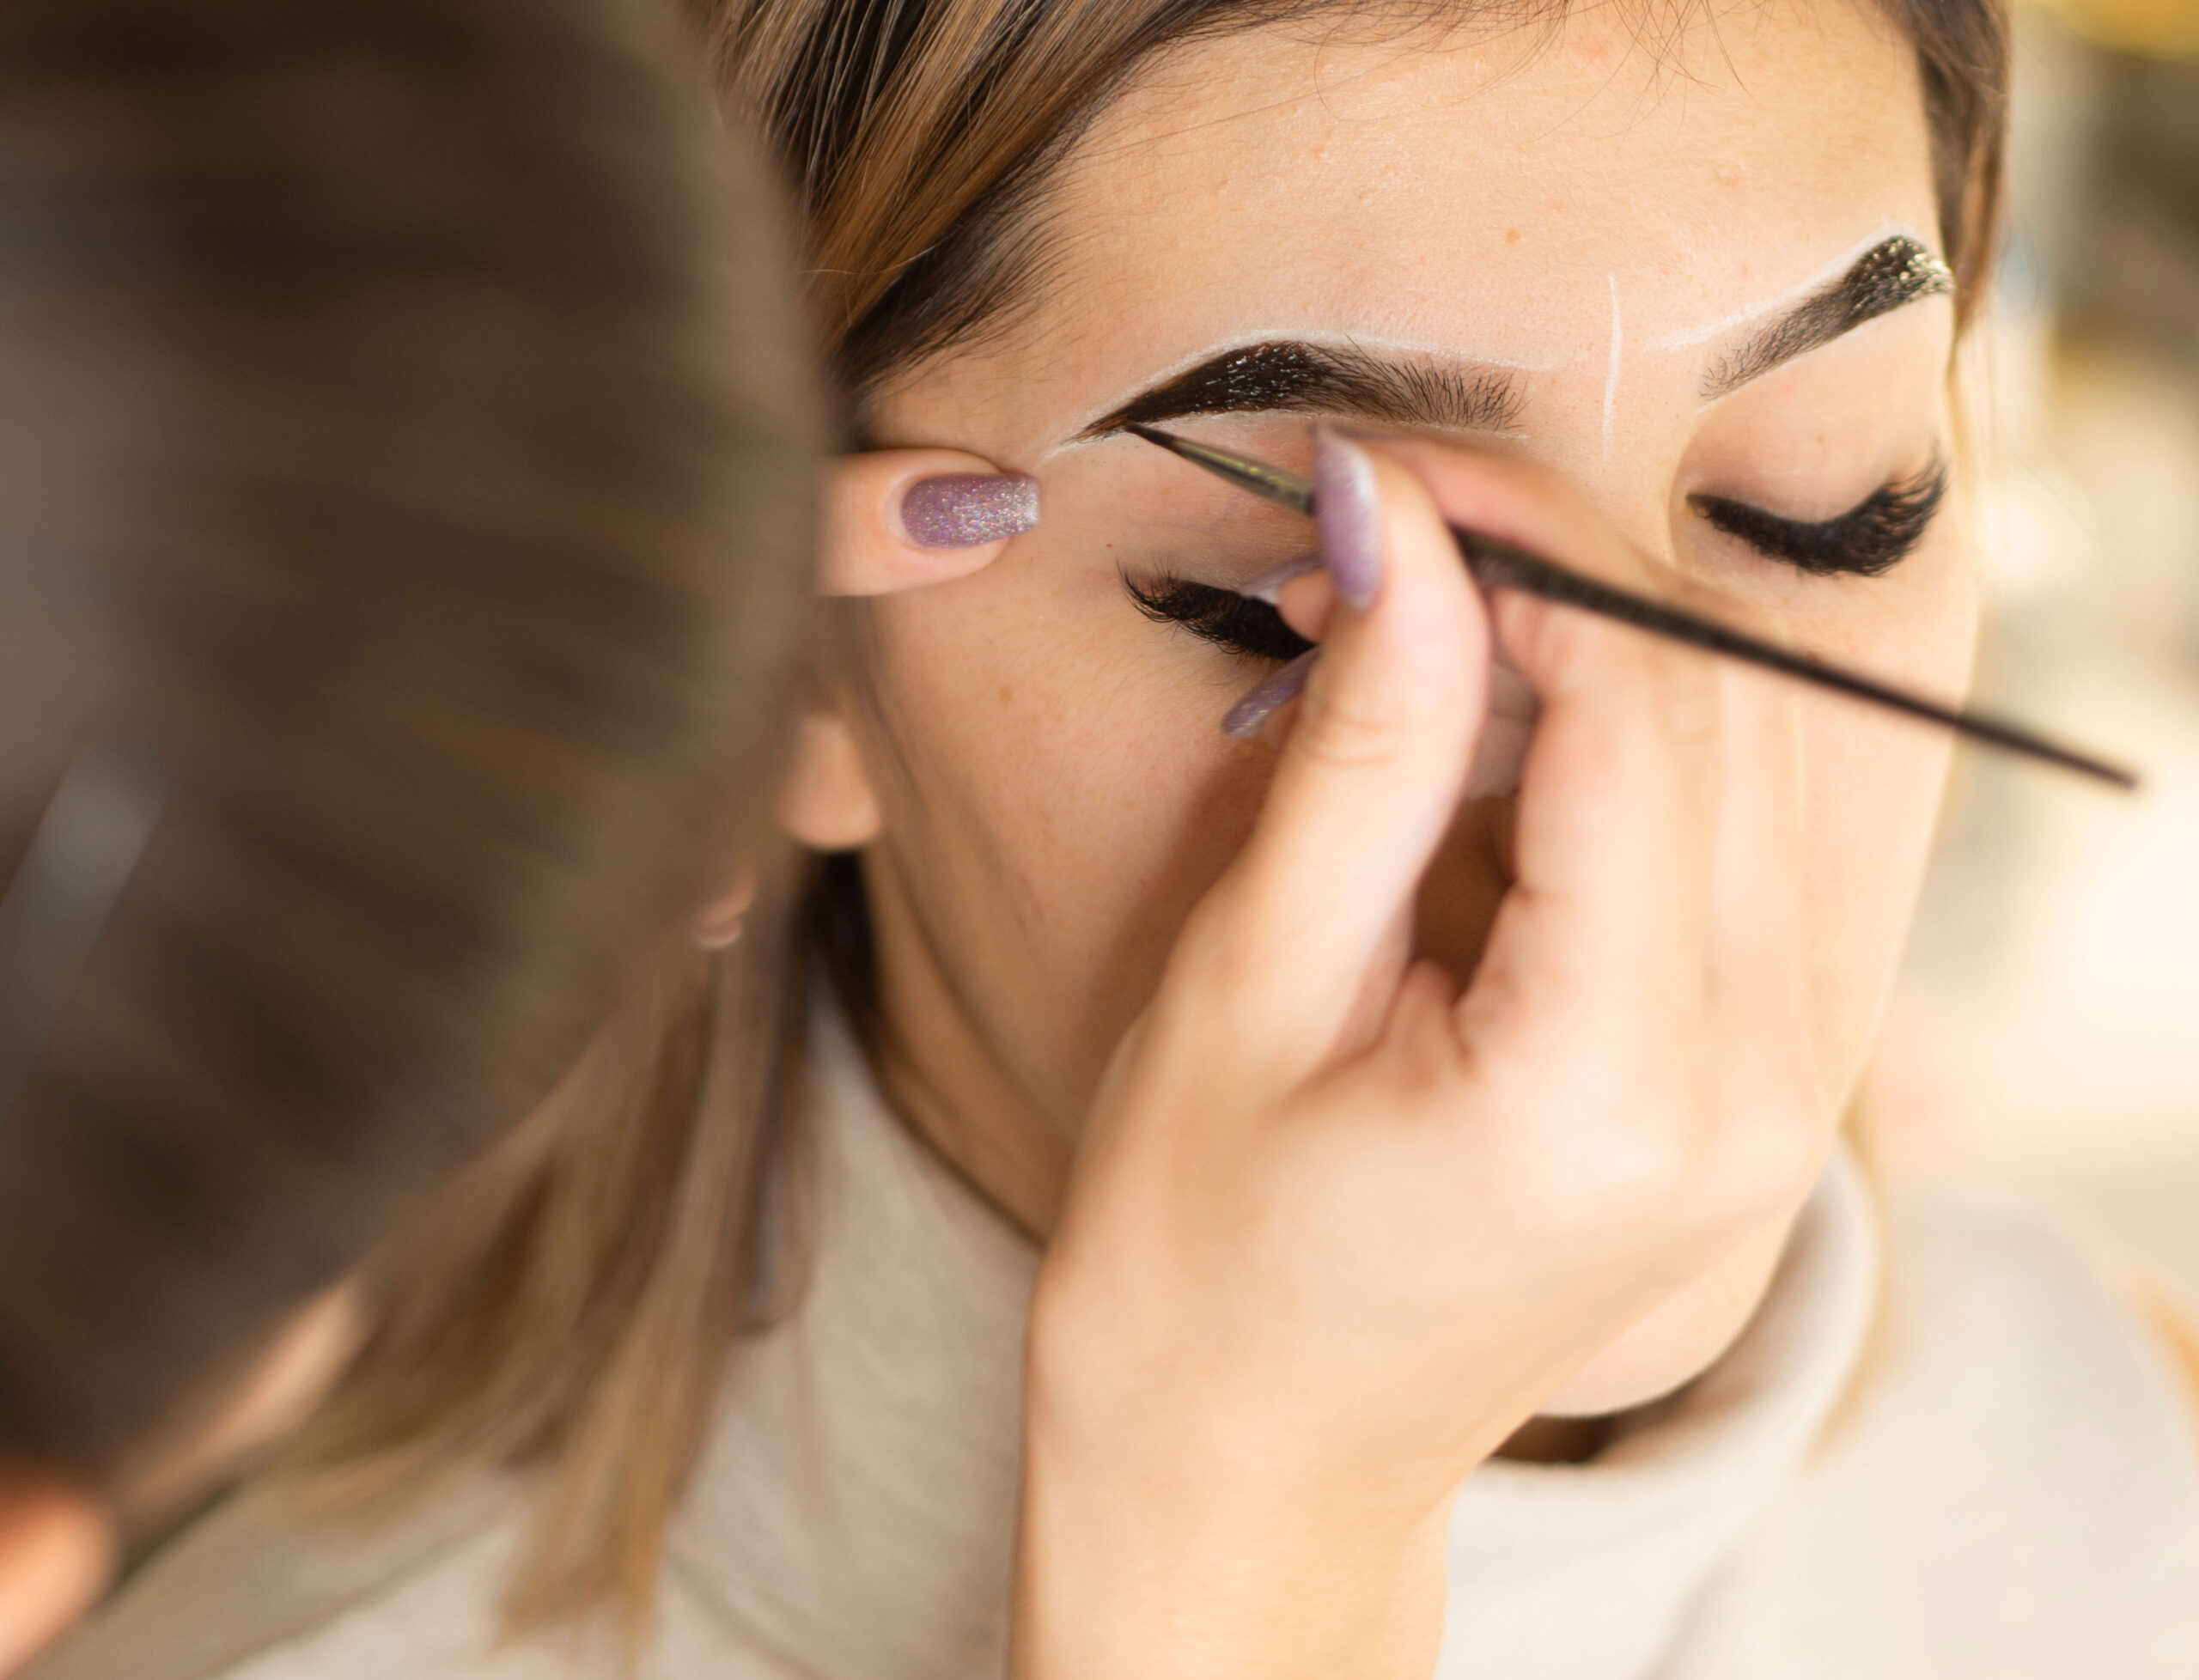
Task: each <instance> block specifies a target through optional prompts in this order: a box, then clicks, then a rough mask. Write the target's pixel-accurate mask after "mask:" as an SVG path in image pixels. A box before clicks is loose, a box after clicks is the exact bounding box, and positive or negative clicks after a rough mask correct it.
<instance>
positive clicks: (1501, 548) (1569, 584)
mask: <svg viewBox="0 0 2199 1680" xmlns="http://www.w3.org/2000/svg"><path fill="white" fill-rule="evenodd" d="M1451 535H1452V536H1453V538H1454V539H1457V542H1458V545H1459V553H1460V554H1462V555H1464V556H1465V562H1466V569H1468V570H1469V571H1471V573H1472V574H1473V575H1474V576H1475V577H1476V578H1477V579H1478V580H1480V581H1481V584H1482V586H1483V587H1484V588H1489V589H1517V590H1519V591H1520V592H1521V593H1525V594H1530V595H1539V596H1541V597H1542V598H1543V599H1544V600H1552V601H1557V602H1559V603H1561V604H1562V605H1563V606H1575V607H1578V608H1580V609H1581V611H1582V612H1593V613H1595V614H1597V615H1598V616H1599V617H1600V618H1611V619H1616V620H1617V622H1618V623H1620V624H1631V625H1633V626H1634V627H1635V628H1636V630H1647V631H1648V632H1649V633H1650V634H1651V635H1652V636H1664V637H1666V639H1667V640H1670V641H1673V642H1685V643H1687V644H1688V645H1689V646H1690V647H1695V648H1703V650H1704V651H1705V652H1708V653H1713V654H1723V655H1724V656H1725V657H1726V658H1727V659H1735V660H1742V661H1743V662H1744V663H1745V664H1749V665H1756V666H1761V667H1763V668H1764V669H1765V670H1767V671H1777V672H1781V673H1784V674H1785V675H1787V676H1790V677H1797V678H1800V679H1801V680H1802V681H1804V682H1806V683H1814V684H1815V685H1817V686H1818V687H1819V688H1829V689H1831V690H1833V691H1835V692H1837V693H1840V694H1846V695H1850V696H1852V697H1855V699H1858V700H1865V701H1868V702H1870V703H1872V704H1873V705H1878V706H1884V707H1885V708H1886V709H1888V710H1890V711H1897V712H1900V713H1902V714H1904V715H1906V716H1909V717H1915V718H1922V720H1923V721H1926V722H1928V723H1937V724H1940V725H1941V726H1942V727H1946V728H1949V729H1952V730H1953V731H1954V732H1955V733H1957V734H1958V735H1963V736H1966V737H1968V738H1969V739H1970V740H1977V741H1984V742H1988V743H1989V744H1990V745H1992V746H2000V747H2006V748H2007V749H2008V750H2009V751H2011V752H2021V753H2025V754H2028V755H2029V756H2030V757H2031V758H2041V759H2044V760H2045V761H2046V762H2047V763H2049V764H2059V765H2060V766H2061V767H2062V769H2064V770H2074V771H2075V772H2076V773H2077V774H2078V775H2080V776H2091V777H2092V778H2093V779H2094V780H2095V781H2098V782H2106V783H2107V784H2108V785H2109V786H2110V787H2113V788H2121V789H2123V792H2125V793H2129V792H2132V791H2134V790H2135V788H2137V786H2138V778H2137V776H2135V775H2134V774H2133V773H2132V772H2130V771H2129V770H2125V769H2123V767H2122V766H2121V765H2119V764H2108V763H2106V762H2105V761H2104V760H2102V759H2098V758H2093V757H2092V756H2091V755H2090V754H2088V753H2084V752H2077V751H2075V750H2074V748H2071V747H2067V746H2061V745H2059V744H2058V743H2056V742H2054V741H2050V740H2047V739H2045V738H2044V736H2042V735H2038V734H2034V733H2032V732H2031V730H2028V729H2025V728H2024V727H2022V726H2020V725H2019V724H2014V723H2011V722H2008V721H2006V720H2005V719H2002V718H1997V717H1994V716H1992V715H1989V714H1988V713H1984V712H1974V711H1962V710H1958V709H1956V708H1954V707H1952V706H1943V705H1940V703H1938V702H1936V701H1933V700H1927V699H1925V698H1924V697H1922V696H1921V695H1916V694H1911V693H1910V692H1909V691H1907V690H1905V689H1899V688H1895V687H1893V686H1892V685H1890V684H1886V683H1882V682H1879V680H1878V679H1876V678H1873V677H1867V676H1864V675H1863V674H1862V673H1861V672H1858V671H1850V670H1849V669H1847V668H1846V667H1843V666H1838V665H1833V664H1830V663H1829V662H1827V661H1826V660H1820V659H1812V658H1811V657H1810V656H1809V655H1808V654H1798V653H1795V652H1794V651H1793V650H1792V649H1790V648H1782V647H1780V646H1778V645H1777V644H1776V643H1774V642H1763V641H1759V640H1758V639H1757V637H1755V636H1748V635H1745V634H1743V633H1742V632H1741V631H1739V630H1732V629H1729V628H1727V626H1726V625H1724V624H1718V623H1716V622H1715V621H1714V620H1711V619H1709V618H1697V617H1696V615H1695V614H1694V613H1692V612H1685V611H1684V610H1682V609H1681V608H1679V607H1676V606H1666V605H1665V604H1664V603H1663V602H1661V601H1655V600H1650V599H1649V597H1648V596H1647V595H1637V594H1636V593H1634V592H1633V591H1632V590H1630V589H1622V588H1619V587H1617V586H1616V585H1614V584H1609V583H1602V582H1599V581H1597V580H1596V579H1594V578H1593V577H1587V576H1583V575H1581V573H1579V572H1575V571H1569V570H1568V569H1566V568H1564V567H1562V566H1560V565H1556V564H1555V563H1552V562H1550V561H1548V560H1545V559H1544V558H1542V557H1540V556H1539V555H1534V554H1529V553H1528V552H1527V551H1526V550H1524V549H1517V548H1513V547H1510V546H1508V545H1506V544H1503V543H1498V542H1492V541H1490V540H1489V539H1488V538H1486V537H1480V536H1477V535H1475V534H1474V533H1472V532H1471V531H1463V530H1461V529H1459V527H1457V526H1455V525H1454V526H1453V527H1451Z"/></svg>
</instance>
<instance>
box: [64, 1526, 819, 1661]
mask: <svg viewBox="0 0 2199 1680" xmlns="http://www.w3.org/2000/svg"><path fill="white" fill-rule="evenodd" d="M525 1518H526V1509H525V1507H524V1505H523V1504H522V1502H521V1500H519V1499H518V1498H517V1497H516V1496H515V1494H513V1492H512V1491H511V1490H510V1489H509V1488H482V1489H478V1490H477V1491H476V1492H475V1493H473V1494H469V1495H465V1496H461V1497H458V1498H454V1499H452V1500H448V1501H446V1502H445V1503H444V1504H443V1505H442V1506H439V1507H436V1508H435V1509H433V1510H431V1511H429V1512H428V1513H425V1514H424V1515H423V1516H422V1517H420V1518H419V1519H416V1520H414V1521H412V1522H409V1523H405V1524H402V1525H397V1526H395V1527H393V1528H391V1529H388V1530H386V1531H378V1532H375V1533H371V1534H368V1535H363V1536H349V1535H343V1534H338V1533H332V1532H329V1531H324V1530H320V1529H315V1528H308V1527H303V1526H300V1525H295V1524H293V1523H290V1522H289V1521H286V1520H285V1519H284V1518H283V1516H282V1514H281V1513H280V1511H279V1508H278V1507H276V1506H275V1505H274V1504H273V1503H272V1502H271V1501H270V1500H266V1499H265V1497H263V1496H260V1495H259V1494H255V1493H252V1492H247V1493H245V1494H240V1495H237V1496H235V1497H234V1498H232V1499H230V1500H227V1501H225V1502H224V1503H223V1504H222V1506H220V1507H216V1509H215V1510H214V1511H213V1512H211V1513H209V1514H208V1515H207V1516H206V1517H204V1518H203V1519H200V1520H199V1521H198V1522H197V1523H195V1524H194V1525H192V1527H191V1528H190V1529H189V1530H187V1531H185V1532H184V1533H183V1534H182V1535H180V1536H179V1537H177V1538H176V1539H175V1540H174V1541H173V1542H171V1543H169V1544H168V1546H166V1547H164V1548H163V1549H162V1550H161V1552H160V1553H159V1554H158V1555H156V1556H155V1558H154V1559H153V1560H152V1561H150V1562H149V1564H148V1565H147V1566H146V1567H144V1568H143V1569H141V1570H140V1571H139V1572H138V1573H137V1574H136V1575H134V1576H133V1577H132V1578H131V1580H130V1581H129V1582H128V1583H127V1584H126V1585H125V1586H124V1588H123V1589H122V1590H121V1591H120V1592H118V1593H117V1594H116V1595H115V1597H114V1598H113V1599H112V1600H111V1601H110V1602H109V1604H107V1606H106V1607H105V1608H104V1609H103V1610H101V1613H100V1615H99V1616H97V1617H96V1618H95V1619H94V1621H92V1622H89V1623H88V1624H87V1625H86V1626H85V1627H84V1628H82V1629H80V1630H79V1631H78V1633H77V1634H76V1636H75V1637H74V1638H72V1639H70V1640H69V1641H68V1642H67V1643H66V1644H64V1646H63V1647H61V1648H60V1649H58V1651H56V1652H55V1653H53V1654H52V1656H51V1657H49V1658H48V1659H46V1661H45V1662H43V1663H41V1664H40V1665H39V1666H38V1667H37V1669H35V1670H34V1671H33V1672H32V1673H31V1674H30V1675H28V1676H26V1677H24V1680H391V1677H394V1676H402V1677H404V1680H810V1677H807V1676H802V1675H800V1674H799V1671H796V1670H795V1669H792V1668H789V1667H788V1666H786V1665H784V1664H783V1662H781V1661H780V1660H778V1659H776V1658H775V1657H774V1656H773V1655H772V1654H771V1653H770V1652H768V1651H767V1650H765V1649H764V1648H763V1647H760V1646H758V1645H757V1644H755V1643H754V1642H753V1641H752V1639H751V1638H750V1637H749V1636H748V1635H747V1634H746V1633H745V1632H744V1631H743V1630H742V1629H741V1628H737V1627H734V1626H732V1625H730V1624H729V1623H728V1621H727V1619H726V1618H725V1617H724V1616H723V1615H722V1613H721V1612H720V1611H718V1610H717V1609H716V1607H715V1606H714V1605H713V1604H711V1603H710V1600H709V1599H708V1598H706V1597H705V1596H704V1595H702V1594H700V1593H697V1592H695V1591H694V1590H692V1588H691V1586H689V1585H688V1583H687V1582H686V1581H685V1580H684V1579H682V1578H681V1576H680V1575H679V1572H678V1571H676V1570H673V1571H667V1578H666V1580H665V1583H664V1587H663V1591H662V1594H661V1603H660V1614H659V1616H658V1621H657V1624H656V1626H655V1629H654V1630H653V1636H652V1640H651V1642H650V1645H649V1648H648V1650H647V1653H646V1655H645V1657H644V1659H643V1661H642V1663H641V1664H640V1665H638V1667H634V1668H630V1667H629V1666H628V1665H626V1664H625V1663H624V1661H623V1660H622V1657H621V1653H619V1652H618V1650H617V1649H616V1648H615V1647H613V1645H612V1642H611V1640H610V1638H609V1636H608V1633H607V1630H604V1629H598V1630H595V1631H594V1632H593V1633H590V1634H562V1635H561V1634H551V1635H547V1636H545V1637H543V1638H540V1639H536V1640H521V1641H507V1640H504V1639H503V1637H502V1634H501V1631H500V1628H499V1613H500V1610H501V1606H502V1604H503V1588H504V1583H505V1582H506V1580H508V1579H509V1572H510V1566H511V1562H512V1559H513V1556H514V1554H515V1549H516V1548H517V1547H518V1546H519V1544H520V1543H521V1540H522V1537H523V1525H524V1521H525Z"/></svg>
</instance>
